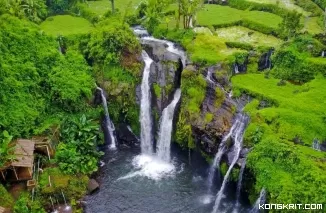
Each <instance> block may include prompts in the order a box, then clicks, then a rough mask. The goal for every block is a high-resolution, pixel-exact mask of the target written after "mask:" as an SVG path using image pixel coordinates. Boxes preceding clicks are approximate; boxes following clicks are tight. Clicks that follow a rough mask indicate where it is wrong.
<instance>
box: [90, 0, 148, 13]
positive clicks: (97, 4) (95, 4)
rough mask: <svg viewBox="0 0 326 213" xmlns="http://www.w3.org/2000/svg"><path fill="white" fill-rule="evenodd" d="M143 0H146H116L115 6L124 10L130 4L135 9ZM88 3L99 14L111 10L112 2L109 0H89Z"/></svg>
mask: <svg viewBox="0 0 326 213" xmlns="http://www.w3.org/2000/svg"><path fill="white" fill-rule="evenodd" d="M142 1H146V0H115V7H116V8H117V9H119V10H120V11H124V10H125V9H126V8H128V6H130V7H131V8H130V9H131V10H133V9H134V8H135V7H137V5H139V4H140V3H141V2H142ZM88 5H89V7H90V8H91V10H92V11H93V12H95V13H96V14H98V15H103V14H104V13H105V12H106V11H108V10H111V2H110V1H109V0H101V1H88Z"/></svg>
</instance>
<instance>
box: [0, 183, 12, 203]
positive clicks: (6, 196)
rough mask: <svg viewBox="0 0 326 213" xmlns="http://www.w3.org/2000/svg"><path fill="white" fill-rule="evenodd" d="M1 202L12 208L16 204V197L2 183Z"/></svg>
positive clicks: (0, 186)
mask: <svg viewBox="0 0 326 213" xmlns="http://www.w3.org/2000/svg"><path fill="white" fill-rule="evenodd" d="M0 203H1V206H2V207H5V208H10V207H11V206H12V205H13V204H14V199H13V198H12V196H11V194H9V193H8V191H7V190H6V188H5V187H4V186H3V185H2V184H0Z"/></svg>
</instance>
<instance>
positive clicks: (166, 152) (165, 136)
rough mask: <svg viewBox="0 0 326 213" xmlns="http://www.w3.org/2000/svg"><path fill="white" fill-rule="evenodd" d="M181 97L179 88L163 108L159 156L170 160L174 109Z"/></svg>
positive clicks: (158, 143)
mask: <svg viewBox="0 0 326 213" xmlns="http://www.w3.org/2000/svg"><path fill="white" fill-rule="evenodd" d="M180 97H181V90H180V89H177V90H176V91H175V93H174V98H173V101H172V102H171V103H170V104H169V105H168V106H167V107H166V108H165V109H164V110H163V113H162V118H161V123H160V131H159V135H158V142H157V156H158V157H159V158H160V159H162V160H164V161H167V162H169V161H170V145H171V136H172V128H173V122H172V121H173V116H174V110H175V107H176V105H177V103H178V102H179V100H180Z"/></svg>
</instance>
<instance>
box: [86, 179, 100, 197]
mask: <svg viewBox="0 0 326 213" xmlns="http://www.w3.org/2000/svg"><path fill="white" fill-rule="evenodd" d="M99 188H100V185H99V184H98V182H97V181H96V180H94V179H90V180H89V181H88V185H87V191H88V194H92V193H93V192H95V191H96V190H98V189H99Z"/></svg>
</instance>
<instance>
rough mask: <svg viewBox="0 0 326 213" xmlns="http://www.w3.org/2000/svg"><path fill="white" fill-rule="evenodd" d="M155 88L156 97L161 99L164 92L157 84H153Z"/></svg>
mask: <svg viewBox="0 0 326 213" xmlns="http://www.w3.org/2000/svg"><path fill="white" fill-rule="evenodd" d="M153 87H154V93H155V96H156V97H157V98H160V97H161V92H162V89H161V87H160V86H159V85H158V84H156V83H154V84H153Z"/></svg>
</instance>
